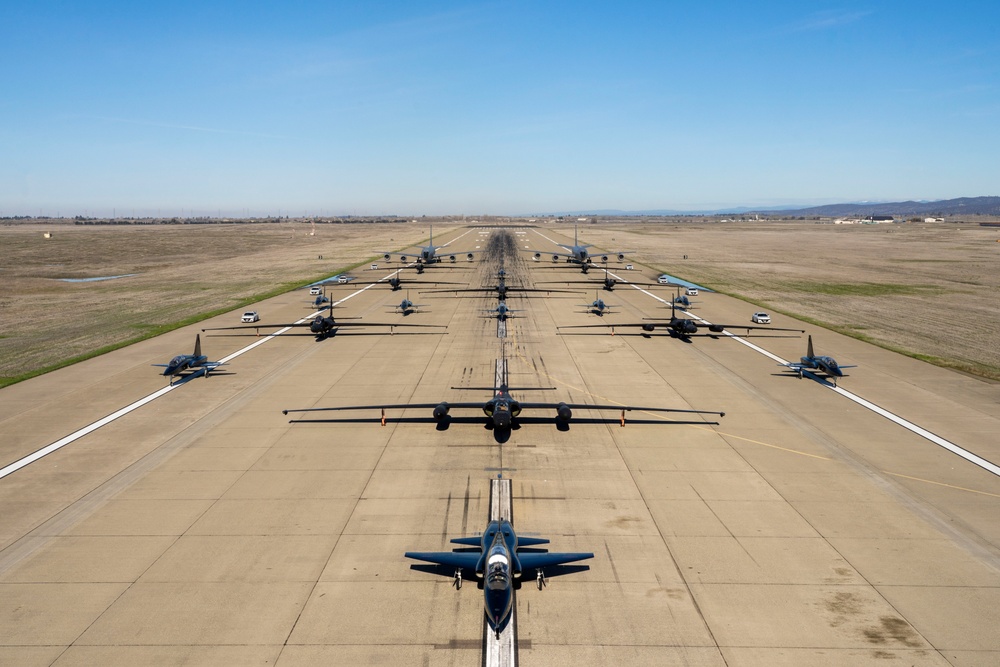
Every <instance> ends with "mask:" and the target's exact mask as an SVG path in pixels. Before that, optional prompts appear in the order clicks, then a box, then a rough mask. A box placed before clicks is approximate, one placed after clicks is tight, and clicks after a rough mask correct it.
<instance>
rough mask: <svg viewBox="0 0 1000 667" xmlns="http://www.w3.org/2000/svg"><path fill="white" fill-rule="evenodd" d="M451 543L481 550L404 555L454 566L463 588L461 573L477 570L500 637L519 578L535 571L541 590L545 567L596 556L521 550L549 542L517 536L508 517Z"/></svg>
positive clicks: (491, 621) (457, 583)
mask: <svg viewBox="0 0 1000 667" xmlns="http://www.w3.org/2000/svg"><path fill="white" fill-rule="evenodd" d="M451 542H452V544H460V545H463V546H466V547H479V550H478V551H470V550H461V551H442V552H425V551H407V552H406V553H405V554H404V555H405V556H406V557H407V558H412V559H414V560H422V561H426V562H428V563H436V564H438V565H444V566H446V567H449V568H455V574H454V577H455V587H456V588H457V589H461V588H462V572H463V571H469V572H474V573H475V576H476V578H478V579H482V580H483V594H484V596H485V603H486V618H487V620H488V621H489V624H490V627H491V628H492V629H493V632H494V633H495V634H496V637H497V638H498V639H499V637H500V632H501V631H502V630H503V629H504V627H505V626H506V625H507V622H508V621H509V620H510V612H511V608H512V606H513V603H514V579H520V578H521V577H522V575H523V574H524V573H525V572H531V571H532V570H534V573H535V582H536V583H537V585H538V590H542V586H543V585H544V584H545V568H549V567H555V566H557V565H564V564H566V563H575V562H577V561H581V560H587V559H588V558H593V557H594V554H593V553H590V552H580V553H556V552H551V553H550V552H548V551H542V550H532V551H531V552H527V553H525V552H519V550H520V549H521V548H523V547H535V546H538V545H541V544H548V543H549V541H548V540H547V539H544V538H540V537H518V536H517V534H516V533H515V532H514V527H513V526H512V525H511V524H510V522H509V521H507V520H506V519H500V520H498V521H490V523H489V525H487V526H486V530H484V531H483V534H482V535H480V536H478V537H457V538H454V539H452V540H451Z"/></svg>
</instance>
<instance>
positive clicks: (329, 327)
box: [202, 303, 444, 340]
mask: <svg viewBox="0 0 1000 667" xmlns="http://www.w3.org/2000/svg"><path fill="white" fill-rule="evenodd" d="M333 309H334V304H332V303H331V304H330V314H329V315H316V317H314V318H313V319H312V320H309V321H308V322H291V323H285V324H266V325H260V324H247V325H243V326H238V327H209V328H207V329H202V331H231V330H234V329H256V330H257V332H258V333H260V328H261V326H266V327H268V328H271V329H275V328H277V329H282V328H285V327H309V333H308V334H299V335H308V336H316V339H317V340H322V339H324V338H329V337H330V336H334V335H336V333H337V331H338V330H339V329H341V328H343V327H389V331H390V333H391V332H392V329H393V328H394V327H440V326H444V325H441V324H400V323H398V322H343V321H342V320H343V319H345V318H341V321H338V320H337V319H336V318H335V317H334V316H333ZM346 319H360V318H346ZM292 335H295V334H292Z"/></svg>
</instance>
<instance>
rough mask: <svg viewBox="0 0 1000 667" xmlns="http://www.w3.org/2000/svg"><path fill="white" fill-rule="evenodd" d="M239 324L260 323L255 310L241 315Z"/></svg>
mask: <svg viewBox="0 0 1000 667" xmlns="http://www.w3.org/2000/svg"><path fill="white" fill-rule="evenodd" d="M240 322H244V323H246V324H253V323H254V322H260V315H259V314H258V313H257V311H256V310H248V311H247V312H245V313H243V317H241V318H240Z"/></svg>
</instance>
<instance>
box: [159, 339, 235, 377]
mask: <svg viewBox="0 0 1000 667" xmlns="http://www.w3.org/2000/svg"><path fill="white" fill-rule="evenodd" d="M152 365H153V366H158V367H160V368H162V369H163V375H164V377H169V378H170V380H169V382H170V384H173V383H174V376H175V375H180V374H181V373H183V372H184V371H192V372H193V373H200V372H201V371H204V372H205V377H208V374H209V372H211V371H213V370H215V369H216V368H218V367H219V366H224V365H225V364H224V363H222V362H219V361H209V360H208V357H207V356H205V355H204V354H202V353H201V334H195V337H194V352H192V353H191V354H178V355H177V356H176V357H174V358H173V359H171V360H170V363H169V364H152Z"/></svg>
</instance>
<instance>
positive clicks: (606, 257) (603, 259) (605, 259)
mask: <svg viewBox="0 0 1000 667" xmlns="http://www.w3.org/2000/svg"><path fill="white" fill-rule="evenodd" d="M609 259H610V257H608V256H607V255H601V261H602V262H604V263H605V264H607V263H608V260H609Z"/></svg>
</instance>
